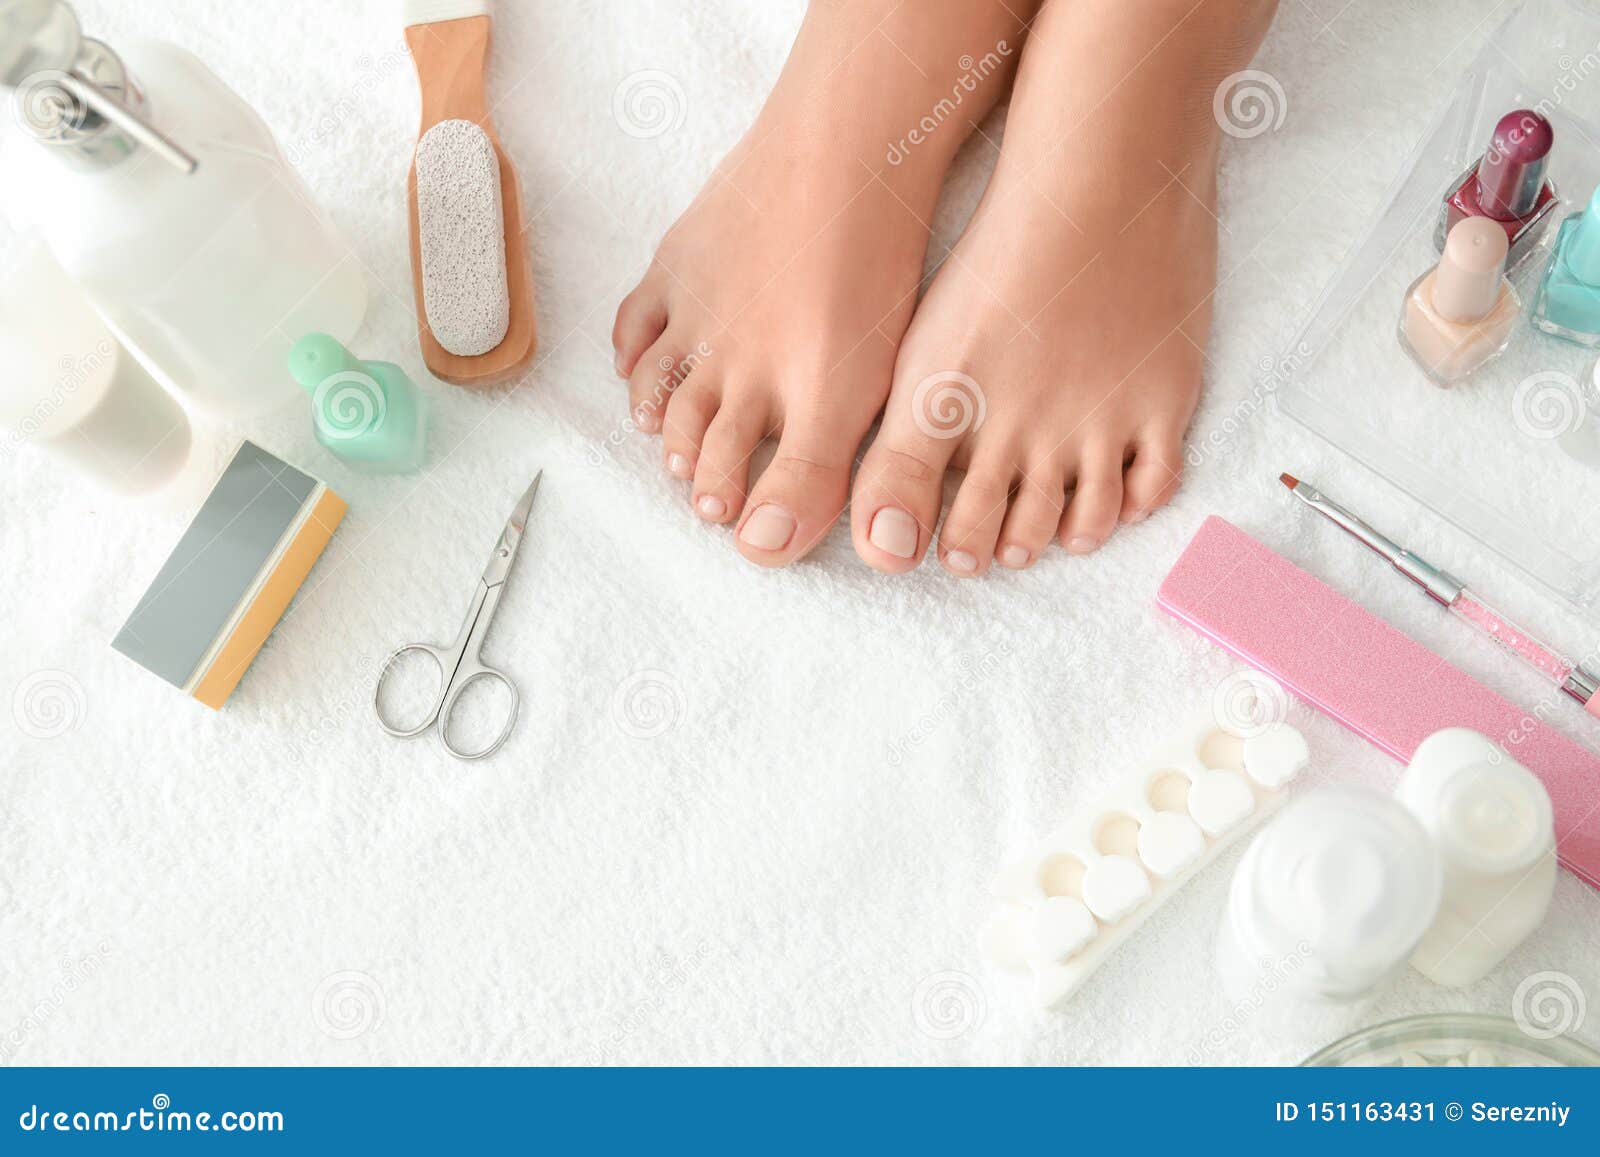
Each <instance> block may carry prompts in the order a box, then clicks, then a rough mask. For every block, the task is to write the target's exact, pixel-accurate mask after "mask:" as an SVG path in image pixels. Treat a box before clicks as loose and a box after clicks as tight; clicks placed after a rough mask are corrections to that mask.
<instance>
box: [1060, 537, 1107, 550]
mask: <svg viewBox="0 0 1600 1157" xmlns="http://www.w3.org/2000/svg"><path fill="white" fill-rule="evenodd" d="M1099 545H1100V544H1099V542H1097V541H1096V540H1094V539H1092V538H1090V537H1088V536H1087V535H1083V534H1080V535H1079V536H1078V537H1077V538H1074V539H1070V540H1068V542H1067V549H1068V550H1069V551H1071V552H1072V553H1073V554H1088V553H1089V552H1090V551H1091V550H1093V549H1094V548H1095V547H1097V546H1099Z"/></svg>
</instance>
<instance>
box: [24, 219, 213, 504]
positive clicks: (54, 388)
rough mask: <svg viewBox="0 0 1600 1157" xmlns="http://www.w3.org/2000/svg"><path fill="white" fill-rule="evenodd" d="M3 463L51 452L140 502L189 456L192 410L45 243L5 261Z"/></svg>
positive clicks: (28, 245) (33, 243)
mask: <svg viewBox="0 0 1600 1157" xmlns="http://www.w3.org/2000/svg"><path fill="white" fill-rule="evenodd" d="M0 365H4V366H5V373H4V375H3V376H0V428H3V430H4V433H3V435H0V458H6V459H9V458H11V457H12V456H13V455H15V454H19V453H20V452H22V451H23V450H24V449H25V448H26V447H29V446H33V447H37V448H39V449H41V450H44V451H46V452H48V453H50V454H52V455H54V456H56V457H58V458H60V459H63V460H65V461H67V462H69V463H70V464H71V465H72V466H74V467H76V468H77V469H78V470H80V471H82V472H83V473H84V474H86V475H88V476H89V477H90V478H92V479H93V480H94V481H95V482H97V483H99V484H100V485H101V486H102V487H104V488H105V489H107V490H113V491H117V492H120V493H124V494H139V493H143V492H145V491H148V490H152V489H154V488H156V487H158V486H160V485H162V484H163V483H165V482H167V481H168V480H170V479H171V478H172V477H173V476H175V475H176V474H177V473H178V472H179V470H181V469H182V468H183V465H184V463H185V461H187V459H188V456H189V444H190V431H189V421H188V419H187V418H186V417H185V416H184V412H183V408H182V407H181V406H179V405H178V403H177V402H176V401H174V400H173V398H172V397H171V396H170V395H169V394H167V393H166V392H165V391H164V390H162V389H161V387H160V386H158V385H156V383H155V381H154V380H152V379H151V377H150V375H149V374H148V373H146V372H145V370H144V368H143V367H142V366H141V365H140V364H139V363H138V362H137V361H136V360H134V358H133V357H132V356H130V355H129V353H128V351H127V350H126V349H124V348H123V347H122V346H121V345H120V344H119V343H118V342H117V340H116V338H115V337H113V336H112V334H111V331H110V330H109V329H107V328H106V325H105V323H104V322H103V321H101V320H100V318H99V317H98V316H97V315H96V313H95V311H94V310H93V309H92V308H91V307H90V305H89V302H88V300H87V299H86V298H85V297H84V296H83V294H82V292H81V291H80V290H79V289H78V287H77V286H76V285H74V284H73V283H72V281H71V279H70V278H68V277H67V275H66V274H65V273H63V272H62V271H61V267H60V266H58V265H57V264H56V263H55V260H54V259H53V258H52V257H51V256H50V253H49V251H48V250H47V249H46V248H45V247H44V245H43V244H42V243H41V242H39V241H38V240H37V239H36V238H20V239H7V243H6V245H5V247H4V258H3V259H0Z"/></svg>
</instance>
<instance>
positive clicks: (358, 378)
mask: <svg viewBox="0 0 1600 1157" xmlns="http://www.w3.org/2000/svg"><path fill="white" fill-rule="evenodd" d="M311 402H312V405H314V406H315V407H316V414H317V426H318V428H319V429H320V430H321V431H322V432H323V433H324V434H326V435H327V436H328V437H330V438H333V439H335V440H336V441H340V442H343V441H346V440H348V439H350V438H359V437H361V436H362V435H363V434H372V433H376V432H377V431H378V430H380V429H382V428H383V419H384V418H385V417H386V416H387V415H388V413H389V403H388V400H387V399H386V398H385V397H384V396H383V387H382V386H380V385H379V384H378V382H377V379H375V378H374V377H373V376H372V375H371V374H368V373H364V372H362V371H361V370H340V371H339V372H338V373H336V374H329V375H328V376H327V377H325V378H323V379H322V381H320V382H318V383H317V389H316V392H315V393H314V394H313V395H312V397H311Z"/></svg>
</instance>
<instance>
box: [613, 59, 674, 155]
mask: <svg viewBox="0 0 1600 1157" xmlns="http://www.w3.org/2000/svg"><path fill="white" fill-rule="evenodd" d="M685 112H686V102H685V100H684V96H683V86H682V85H680V84H679V83H678V79H677V77H675V76H673V75H672V74H671V73H667V72H662V71H660V70H659V69H654V68H647V69H644V70H643V71H640V72H632V73H629V74H628V75H627V76H625V77H623V78H622V83H621V84H619V85H617V89H616V91H615V92H613V93H612V94H611V115H612V117H613V118H614V119H615V120H616V122H617V124H618V126H619V127H620V128H621V129H622V131H623V132H625V133H627V134H628V135H629V136H630V137H637V138H638V139H640V140H649V139H651V138H652V137H659V136H663V135H664V134H666V133H670V132H671V131H672V130H673V129H675V128H677V127H678V126H679V125H681V124H683V118H684V114H685Z"/></svg>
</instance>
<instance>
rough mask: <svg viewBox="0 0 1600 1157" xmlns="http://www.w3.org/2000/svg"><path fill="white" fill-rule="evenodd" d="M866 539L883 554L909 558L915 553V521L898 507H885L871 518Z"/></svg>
mask: <svg viewBox="0 0 1600 1157" xmlns="http://www.w3.org/2000/svg"><path fill="white" fill-rule="evenodd" d="M867 539H868V541H869V542H871V543H872V545H873V546H875V547H877V548H878V549H879V550H881V551H883V552H884V553H885V554H892V555H894V556H895V558H910V557H911V556H912V555H914V554H916V553H917V520H916V519H915V518H912V517H911V515H909V514H907V513H906V512H905V511H904V510H901V509H900V508H899V507H896V506H885V507H884V508H883V509H882V510H880V511H878V513H876V514H874V515H873V516H872V526H871V527H870V528H869V529H868V530H867Z"/></svg>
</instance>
